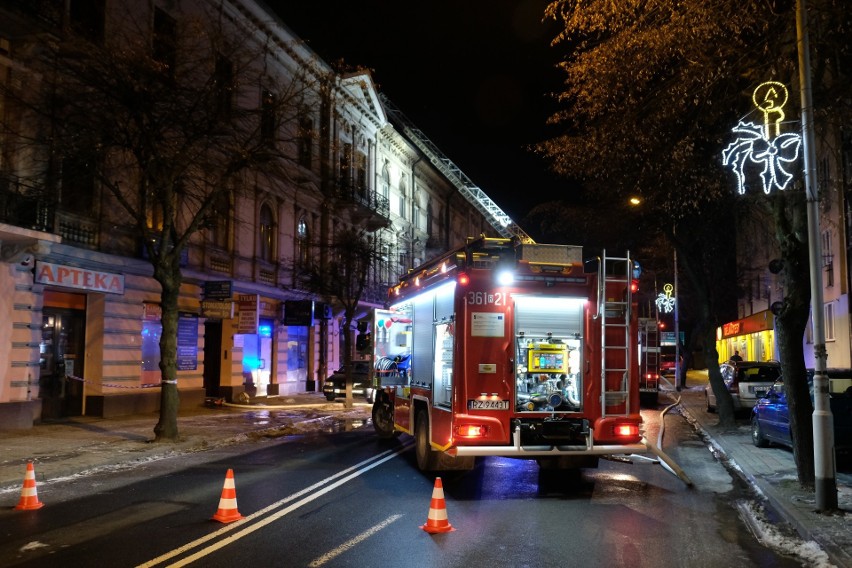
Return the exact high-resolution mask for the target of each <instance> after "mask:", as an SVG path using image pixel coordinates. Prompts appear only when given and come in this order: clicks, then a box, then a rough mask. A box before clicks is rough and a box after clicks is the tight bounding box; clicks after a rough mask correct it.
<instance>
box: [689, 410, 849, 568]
mask: <svg viewBox="0 0 852 568" xmlns="http://www.w3.org/2000/svg"><path fill="white" fill-rule="evenodd" d="M678 406H680V408H681V412H683V414H684V415H685V416H686V417H687V418H688V420H689V421H690V422H691V423H692V424H693V425H694V426H695V427H696V428H698V429H699V430H700V431H701V433H702V434H703V435H704V436H705V437H706V439H707V440H708V441H709V443H710V444H711V445H712V447H713V450H714V451H715V452H718V454H719V455H720V456H721V457H722V458H724V461H723V464H725V467H726V468H727V469H728V470H729V471H733V472H734V473H735V474H736V475H737V476H738V477H739V478H740V479H742V480H743V481H744V482H746V483H748V484H749V486H750V487H753V488H754V490H755V491H756V492H757V494H758V495H759V496H760V497H761V498H762V499H763V500H764V503H765V506H766V507H768V508H769V510H770V511H771V512H772V513H774V514H775V515H776V517H777V518H779V519H783V520H784V521H785V522H786V523H788V524H789V525H790V526H791V527H792V528H793V529H794V530H795V531H796V533H797V534H798V535H799V536H800V537H801V538H802V539H804V540H805V541H812V542H815V543H817V544H818V545H819V547H820V548H821V549H822V551H823V552H825V554H826V555H827V556H828V558H829V560H830V561H831V563H832V564H833V565H834V566H849V563H848V562H847V561H846V560H845V559H844V558H842V557H841V555H840V554H839V553H838V551H837V550H836V547H837V545H835V544H834V543H833V542H825V541H823V540H822V539H820V538H818V537H817V536H816V534H815V533H814V532H813V530H812V529H811V527H809V526H808V524H807V523H806V522H803V521H802V520H801V519H800V518H799V515H798V512H797V511H796V510H794V509H791V508H789V507H788V506H787V504H786V502H785V500H783V499H781V498H780V497H779V495H777V492H776V491H775V490H774V488H772V486H771V485H768V484H766V483H764V482H763V480H761V479H759V478H757V477H755V476H754V474H752V473H751V472H749V471H747V470H745V469H743V467H742V466H741V465H740V464H739V463H738V462H737V461H736V459H734V457H733V456H731V454H730V453H728V452H727V451H725V449H724V447H723V446H722V445H721V444H720V443H719V441H718V440H716V438H714V437H713V435H712V434H711V433H710V432H709V431H708V430H707V429H706V428H704V426H703V425H702V424H701V421H700V420H699V419H698V418H696V416H695V415H694V414H693V412H692V410H690V408H689V407H688V406H686V405H685V404H683V402H680V403H678Z"/></svg>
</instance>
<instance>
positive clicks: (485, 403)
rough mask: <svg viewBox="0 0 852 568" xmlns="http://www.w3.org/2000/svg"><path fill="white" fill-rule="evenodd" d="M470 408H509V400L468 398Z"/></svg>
mask: <svg viewBox="0 0 852 568" xmlns="http://www.w3.org/2000/svg"><path fill="white" fill-rule="evenodd" d="M467 409H468V410H509V401H508V400H468V401H467Z"/></svg>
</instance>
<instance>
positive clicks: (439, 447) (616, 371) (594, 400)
mask: <svg viewBox="0 0 852 568" xmlns="http://www.w3.org/2000/svg"><path fill="white" fill-rule="evenodd" d="M594 264H595V266H594V267H591V269H589V267H587V266H585V265H584V261H583V257H582V248H581V247H577V246H566V245H546V244H526V243H520V242H518V240H517V239H504V238H485V237H482V238H477V239H469V240H468V243H467V245H466V246H464V247H462V248H460V249H458V250H455V251H452V252H450V253H448V254H446V255H444V256H442V257H439V258H437V259H435V260H434V261H431V262H428V263H426V264H424V265H423V266H421V267H419V268H417V269H416V270H414V271H412V272H411V273H410V274H409V275H407V276H406V277H404V278H402V279H401V281H400V282H399V284H398V285H396V286H394V287H393V288H391V290H390V298H389V302H388V308H387V309H386V310H378V311H377V312H376V314H375V317H374V322H373V330H372V331H373V337H372V341H371V344H372V345H373V347H374V354H373V356H374V357H375V361H374V365H373V367H374V368H375V369H377V373H376V378H375V381H376V382H375V383H374V384H375V386H376V388H377V390H376V393H375V403H374V405H373V424H374V427H375V429H376V431H377V433H378V434H379V435H380V436H382V437H391V436H394V435H397V434H400V433H404V434H408V435H411V436H413V437H414V439H415V453H416V458H417V465H418V467H419V468H420V469H421V470H424V471H434V470H445V469H468V468H471V467H473V460H474V458H475V457H476V456H509V457H518V458H532V459H537V460H538V462H539V464H540V465H541V466H542V467H543V468H551V469H556V468H559V469H562V468H576V467H594V466H596V465H597V460H598V458H599V457H600V456H606V455H612V456H616V455H619V456H623V455H626V454H636V453H643V452H648V451H652V452H653V453H655V454H657V455H658V456H660V454H661V452H659V450H658V449H656V448H652V447H651V446H650V445H649V444H647V443H646V442H645V439H644V437H643V432H642V417H641V416H640V411H639V380H638V377H639V365H638V361H639V359H638V356H637V355H636V350H637V348H638V323H637V318H636V316H635V310H634V309H633V306H632V297H631V291H630V281H631V279H632V271H633V262H632V260H631V259H630V257H629V255H627V256H626V257H620V258H615V257H608V256H606V254H605V253H604V254H603V256H602V257H599V258H597V259H596V261H595V263H594ZM396 361H405V365H404V367H403V368H400V367H399V365H398V364H397V363H396ZM667 463H668V462H667Z"/></svg>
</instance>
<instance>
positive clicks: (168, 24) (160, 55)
mask: <svg viewBox="0 0 852 568" xmlns="http://www.w3.org/2000/svg"><path fill="white" fill-rule="evenodd" d="M176 54H177V22H175V19H174V18H172V17H171V16H169V15H168V14H166V13H165V12H164V11H163V10H161V9H159V8H155V9H154V45H153V53H152V55H153V57H154V60H155V61H158V62H159V63H161V64H162V65H163V74H164V75H166V76H167V77H168V78H170V79H174V77H175V61H176V59H177V57H176Z"/></svg>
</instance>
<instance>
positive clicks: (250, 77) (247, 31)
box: [7, 2, 321, 440]
mask: <svg viewBox="0 0 852 568" xmlns="http://www.w3.org/2000/svg"><path fill="white" fill-rule="evenodd" d="M124 5H125V6H126V7H127V10H128V11H127V13H126V14H125V15H124V17H122V18H116V19H115V20H114V21H113V22H114V24H115V25H114V26H111V27H110V34H109V35H108V36H107V37H93V36H92V34H91V33H85V32H86V31H87V30H76V31H75V30H74V29H72V30H69V32H68V33H67V35H64V36H62V37H55V38H52V40H51V41H49V42H46V41H40V42H37V43H35V44H33V45H32V46H31V51H32V55H31V57H30V62H29V63H30V64H31V65H32V70H33V71H32V74H31V76H30V80H29V81H27V82H24V83H22V84H20V85H17V86H13V88H12V90H10V91H9V92H8V93H7V97H9V98H10V99H14V101H15V104H17V105H19V106H20V107H21V108H22V109H25V112H26V113H27V114H28V116H31V117H32V118H33V119H34V120H33V122H32V123H31V124H29V125H24V126H27V128H21V126H22V125H21V124H9V125H7V130H13V131H14V132H13V133H14V135H15V137H16V139H18V140H20V141H22V142H21V144H25V145H27V146H28V147H29V151H28V152H29V155H30V156H31V157H32V167H31V169H30V170H29V171H28V172H25V173H26V175H28V176H29V177H30V181H29V185H30V186H31V187H32V188H33V190H38V191H40V192H43V193H44V194H45V195H48V196H51V197H52V198H53V199H54V200H55V202H56V204H57V206H58V207H67V206H71V205H72V204H73V200H74V199H77V198H86V199H88V202H90V203H92V204H93V207H95V208H97V207H99V208H100V209H99V210H98V211H92V212H89V213H90V214H97V215H100V216H101V218H102V219H104V220H106V222H104V223H103V226H105V227H114V228H115V229H114V232H113V234H112V235H110V237H109V238H105V239H103V240H104V246H107V245H109V241H110V239H116V238H117V237H120V236H121V235H123V234H129V235H130V239H129V240H130V242H131V243H133V245H135V247H137V250H136V251H135V254H139V253H140V252H141V253H142V255H143V256H144V257H145V258H147V259H149V260H150V263H151V266H152V267H153V277H154V279H155V280H156V281H157V282H158V283H159V284H160V287H161V302H162V328H163V330H162V335H161V339H160V358H161V359H160V370H161V374H162V383H161V404H160V417H159V421H158V423H157V425H156V426H155V428H154V432H155V435H156V439H157V440H176V439H178V426H177V410H178V388H177V321H178V295H179V291H180V287H181V282H182V270H181V257H182V255H183V254H184V253H185V250H186V248H187V246H188V245H189V243H190V240H191V239H192V238H193V235H195V234H196V233H198V232H199V231H200V230H201V229H203V228H205V227H206V226H208V225H210V224H211V223H212V222H213V221H215V218H216V216H217V215H223V214H226V213H227V212H226V211H222V210H221V207H220V204H221V203H223V199H222V196H225V195H230V193H231V192H240V191H244V192H246V194H247V195H249V194H250V192H253V191H255V188H256V187H257V186H259V185H263V184H266V186H267V187H269V188H272V190H274V191H279V192H280V191H282V189H283V187H285V185H286V182H287V180H288V179H289V173H290V171H291V166H292V164H293V162H294V156H295V155H296V154H297V152H296V150H295V146H296V140H297V138H298V136H299V135H300V133H299V130H298V129H299V123H298V118H299V113H300V110H301V109H302V108H303V106H304V105H308V104H314V101H315V97H316V96H317V95H318V93H319V92H320V90H321V86H320V85H319V83H318V81H319V79H318V78H317V75H315V72H316V69H315V68H314V65H312V63H311V62H302V65H301V66H294V67H293V66H291V68H290V69H286V68H285V67H286V64H285V63H282V59H283V57H285V56H286V54H285V53H284V52H285V50H284V49H282V48H281V47H280V46H273V45H271V44H270V45H266V44H264V43H262V42H259V41H256V38H257V37H259V35H258V34H255V33H254V32H253V30H252V28H251V27H250V26H249V24H248V23H247V22H244V21H242V20H240V18H239V17H238V16H236V15H235V14H233V13H230V14H228V13H225V12H224V8H222V7H219V8H218V9H217V8H215V7H211V5H210V4H207V3H204V2H199V3H194V4H190V3H186V4H184V5H183V7H184V8H185V9H186V10H185V11H183V12H179V13H178V15H175V16H171V15H168V14H166V13H164V12H161V11H159V10H157V11H156V13H155V14H154V15H153V18H152V14H151V13H150V12H149V11H148V9H149V8H148V6H149V5H148V4H136V3H132V2H129V3H124ZM188 7H189V8H188ZM191 8H194V9H195V10H191ZM151 22H153V29H152V25H151ZM77 32H79V33H77ZM71 164H76V165H78V167H80V169H81V170H85V172H86V174H87V175H91V176H93V179H94V180H95V182H96V184H95V187H96V188H98V189H99V191H102V194H101V196H100V202H98V201H97V200H95V199H94V198H93V196H91V195H89V196H80V195H74V194H73V192H70V191H69V189H71V187H70V185H73V184H70V185H69V184H63V183H62V181H63V177H64V178H65V179H67V178H68V174H69V171H68V168H69V167H70V165H71ZM63 168H66V171H64V172H63ZM225 201H226V202H227V200H225ZM237 221H239V219H238V220H237ZM131 248H132V247H131ZM140 249H141V250H140ZM123 252H124V253H128V252H132V251H127V250H125V251H123Z"/></svg>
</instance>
